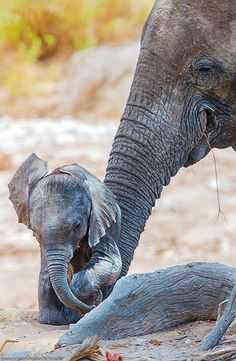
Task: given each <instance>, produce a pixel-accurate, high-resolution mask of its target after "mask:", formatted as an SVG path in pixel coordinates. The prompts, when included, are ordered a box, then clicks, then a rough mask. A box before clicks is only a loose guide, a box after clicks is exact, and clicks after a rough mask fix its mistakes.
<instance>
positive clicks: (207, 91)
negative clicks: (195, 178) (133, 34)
mask: <svg viewBox="0 0 236 361" xmlns="http://www.w3.org/2000/svg"><path fill="white" fill-rule="evenodd" d="M235 99H236V1H235V0H225V1H219V0H209V1H207V2H206V1H204V0H157V1H155V4H154V6H153V9H152V11H151V14H150V16H149V17H148V19H147V22H146V24H145V26H144V30H143V34H142V39H141V50H140V54H139V58H138V63H137V67H136V71H135V75H134V79H133V83H132V86H131V90H130V95H129V97H128V101H127V105H126V108H125V110H124V113H123V116H122V119H121V123H120V126H119V129H118V131H117V134H116V136H115V140H114V143H113V146H112V150H111V153H110V159H109V162H108V166H107V171H106V176H105V183H106V185H107V186H108V187H109V189H110V190H111V191H112V192H113V193H114V194H115V195H116V197H117V199H118V203H119V206H120V208H121V213H122V225H121V237H120V241H119V249H120V252H121V257H122V262H123V268H122V272H121V276H124V275H126V273H127V272H128V269H129V265H130V263H131V261H132V258H133V254H134V250H135V248H136V247H137V245H138V241H139V238H140V234H141V232H142V231H143V230H144V227H145V223H146V221H147V219H148V217H149V215H150V213H151V210H152V207H153V206H154V204H155V201H156V199H157V198H159V197H160V194H161V191H162V188H163V186H166V185H167V184H168V183H169V182H170V179H171V177H173V176H174V175H175V174H176V173H177V172H178V170H179V169H180V168H181V167H182V166H185V167H187V166H189V165H192V164H194V163H196V162H198V161H199V160H201V159H202V158H203V157H205V156H206V155H207V153H208V152H209V150H210V149H211V148H213V147H216V148H226V147H233V148H235V146H236V118H235V111H236V104H235Z"/></svg>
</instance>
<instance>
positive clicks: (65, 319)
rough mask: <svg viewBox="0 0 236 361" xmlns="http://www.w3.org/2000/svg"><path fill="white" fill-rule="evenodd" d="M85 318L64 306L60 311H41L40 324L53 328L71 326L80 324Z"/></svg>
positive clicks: (45, 308)
mask: <svg viewBox="0 0 236 361" xmlns="http://www.w3.org/2000/svg"><path fill="white" fill-rule="evenodd" d="M82 317H83V315H82V314H79V313H77V312H76V311H74V310H71V309H69V308H68V307H65V306H62V307H61V308H60V309H58V308H53V307H44V308H42V309H40V310H39V318H38V321H39V323H42V324H46V325H53V326H62V325H69V324H71V323H76V322H78V321H79V320H80V319H81V318H82Z"/></svg>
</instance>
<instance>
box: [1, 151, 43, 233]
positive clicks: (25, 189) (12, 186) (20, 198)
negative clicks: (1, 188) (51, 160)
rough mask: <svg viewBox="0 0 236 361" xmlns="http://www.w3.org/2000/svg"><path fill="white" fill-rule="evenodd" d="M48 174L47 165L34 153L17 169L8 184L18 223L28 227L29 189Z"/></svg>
mask: <svg viewBox="0 0 236 361" xmlns="http://www.w3.org/2000/svg"><path fill="white" fill-rule="evenodd" d="M47 172H48V166H47V163H46V162H44V161H43V160H42V159H40V158H38V157H37V155H35V154H34V153H33V154H31V156H30V157H29V158H27V159H26V160H25V161H24V163H23V164H22V165H21V166H20V167H19V168H18V169H17V171H16V173H15V175H14V176H13V178H12V180H11V181H10V183H9V184H8V188H9V191H10V196H9V199H10V200H11V202H12V204H13V206H14V208H15V211H16V213H17V216H18V222H19V223H24V224H25V225H26V226H28V198H29V189H30V187H31V186H33V185H34V184H35V183H36V182H37V181H38V180H39V179H41V178H43V176H44V175H45V174H47Z"/></svg>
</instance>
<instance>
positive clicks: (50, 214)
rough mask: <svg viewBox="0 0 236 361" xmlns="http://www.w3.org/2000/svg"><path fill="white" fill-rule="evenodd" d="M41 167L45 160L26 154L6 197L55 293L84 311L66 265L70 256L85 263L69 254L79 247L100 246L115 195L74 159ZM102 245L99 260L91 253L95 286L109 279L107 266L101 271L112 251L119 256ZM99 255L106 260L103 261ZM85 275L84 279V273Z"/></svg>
mask: <svg viewBox="0 0 236 361" xmlns="http://www.w3.org/2000/svg"><path fill="white" fill-rule="evenodd" d="M47 173H48V167H47V163H46V162H44V161H43V160H41V159H39V158H38V157H37V156H36V155H35V154H32V155H31V156H30V157H29V158H28V159H27V160H26V161H25V162H24V163H23V164H22V165H21V166H20V168H19V169H18V170H17V172H16V174H15V175H14V177H13V179H12V181H11V182H10V184H9V190H10V200H11V201H12V203H13V205H14V208H15V210H16V213H17V215H18V220H19V222H20V223H24V224H25V225H26V226H28V228H30V229H32V231H33V233H34V236H35V237H36V239H37V240H38V242H39V244H40V247H41V251H42V252H43V255H44V256H45V258H46V260H47V266H48V272H49V276H50V281H51V284H52V286H53V289H54V291H55V293H56V295H57V297H58V298H59V299H60V301H61V302H62V303H64V304H65V305H66V306H68V307H70V308H72V309H74V310H76V311H78V312H81V313H86V312H88V311H90V310H91V309H92V308H93V306H91V305H88V304H85V303H84V302H82V301H81V300H79V299H78V298H77V297H75V295H74V294H73V292H72V290H71V288H70V286H69V283H68V278H67V276H68V265H69V263H70V261H73V260H74V261H73V262H72V264H73V263H74V266H75V267H78V264H76V263H78V262H80V263H81V264H82V266H83V265H84V264H85V263H86V259H80V253H79V257H77V259H74V258H73V257H74V255H75V253H76V252H80V248H83V247H88V248H89V250H90V252H91V253H92V255H91V257H93V250H96V247H98V246H99V247H100V249H101V252H102V250H103V245H102V243H103V242H102V239H103V237H104V236H105V235H106V232H108V230H109V229H110V227H111V226H113V225H114V224H115V223H116V219H117V213H118V212H119V208H118V206H117V203H116V200H115V197H114V196H113V194H112V193H111V192H110V191H109V190H108V189H107V188H106V187H105V186H104V184H103V183H102V182H100V181H99V180H98V179H97V178H95V177H94V176H92V175H91V174H90V173H89V172H88V171H86V170H85V169H84V168H82V167H81V166H79V165H78V164H72V165H66V166H63V167H61V168H58V169H55V170H54V171H53V172H51V173H49V174H48V175H47ZM118 226H119V225H118ZM104 238H105V237H104ZM100 243H101V244H100ZM98 244H99V245H98ZM104 247H105V248H104V256H103V262H100V259H99V256H98V257H97V259H96V255H95V256H94V258H95V259H94V262H96V264H97V270H98V271H99V272H100V274H102V276H100V279H99V282H100V284H99V285H100V286H101V287H102V285H103V283H104V284H106V285H107V284H109V277H111V279H112V281H113V282H114V277H115V275H114V272H112V270H111V274H110V275H109V274H107V270H108V269H109V267H108V266H107V264H108V263H109V264H111V262H112V261H113V256H114V262H116V263H117V262H118V261H119V257H120V256H119V254H117V252H114V253H112V252H110V253H109V252H108V251H107V249H108V248H107V246H105V245H104ZM86 252H87V248H86V250H85V249H82V251H81V257H84V255H85V254H86ZM96 252H97V251H96ZM96 254H97V253H96ZM86 257H87V255H86ZM104 259H105V260H106V259H107V261H109V262H104ZM88 260H89V257H88V259H87V261H88ZM104 264H105V268H104V266H103V265H104ZM119 264H120V263H119ZM100 266H101V267H103V269H100V268H101V267H100ZM113 269H114V267H113ZM115 271H116V273H117V272H118V271H119V270H117V268H116V270H115ZM82 274H84V272H83V273H82ZM118 275H119V273H118V274H117V275H116V278H117V277H118ZM94 277H96V274H95V276H94ZM86 279H88V280H89V278H88V277H87V278H86ZM91 282H92V284H93V283H94V282H95V280H93V279H91ZM87 288H89V285H88V287H87ZM91 288H92V286H91Z"/></svg>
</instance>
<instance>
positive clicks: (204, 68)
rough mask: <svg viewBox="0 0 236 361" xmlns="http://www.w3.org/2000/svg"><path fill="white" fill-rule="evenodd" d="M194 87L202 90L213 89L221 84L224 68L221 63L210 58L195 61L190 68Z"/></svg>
mask: <svg viewBox="0 0 236 361" xmlns="http://www.w3.org/2000/svg"><path fill="white" fill-rule="evenodd" d="M190 71H191V74H192V76H191V78H192V82H193V85H195V86H197V87H199V88H202V89H211V88H214V87H215V86H216V85H218V84H219V82H220V79H221V75H222V67H221V64H220V62H219V61H217V60H216V59H213V58H209V57H206V56H205V57H202V58H200V59H197V60H194V61H193V62H192V64H191V66H190Z"/></svg>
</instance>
